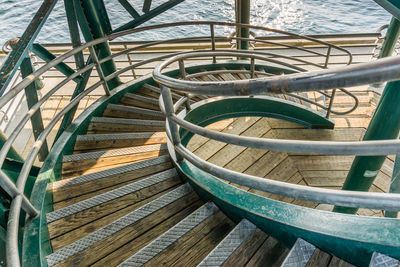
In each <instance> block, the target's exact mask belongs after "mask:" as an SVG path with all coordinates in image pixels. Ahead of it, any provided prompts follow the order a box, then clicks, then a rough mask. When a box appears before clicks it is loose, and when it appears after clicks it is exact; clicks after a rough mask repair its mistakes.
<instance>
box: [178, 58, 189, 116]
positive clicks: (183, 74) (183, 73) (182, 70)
mask: <svg viewBox="0 0 400 267" xmlns="http://www.w3.org/2000/svg"><path fill="white" fill-rule="evenodd" d="M178 64H179V73H180V75H181V77H182V79H183V80H186V71H185V63H184V62H183V59H181V60H179V61H178ZM184 95H185V97H186V101H185V107H186V109H187V110H191V109H192V107H191V106H190V98H189V94H186V93H185V94H184Z"/></svg>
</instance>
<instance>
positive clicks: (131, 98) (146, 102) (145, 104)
mask: <svg viewBox="0 0 400 267" xmlns="http://www.w3.org/2000/svg"><path fill="white" fill-rule="evenodd" d="M120 103H121V104H123V105H128V106H135V107H139V108H146V109H152V110H158V111H159V110H160V106H159V104H158V99H156V98H150V97H146V96H140V95H137V94H131V93H126V94H125V95H124V96H123V97H122V98H121V100H120Z"/></svg>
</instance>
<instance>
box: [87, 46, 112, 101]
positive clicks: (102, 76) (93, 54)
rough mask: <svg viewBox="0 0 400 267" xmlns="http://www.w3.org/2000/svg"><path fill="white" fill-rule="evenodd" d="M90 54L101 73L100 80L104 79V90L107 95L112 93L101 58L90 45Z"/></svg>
mask: <svg viewBox="0 0 400 267" xmlns="http://www.w3.org/2000/svg"><path fill="white" fill-rule="evenodd" d="M89 51H90V55H91V56H92V59H93V62H94V63H95V64H96V69H97V73H98V74H99V77H100V80H102V81H103V87H104V92H105V93H106V95H110V89H109V88H108V84H107V82H106V79H105V77H104V73H103V70H102V69H101V66H100V63H99V59H98V58H97V55H96V51H94V48H93V46H89Z"/></svg>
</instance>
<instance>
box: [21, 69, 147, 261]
mask: <svg viewBox="0 0 400 267" xmlns="http://www.w3.org/2000/svg"><path fill="white" fill-rule="evenodd" d="M145 83H149V84H153V85H154V81H153V79H152V78H151V77H150V75H148V76H146V77H143V78H141V79H137V80H134V81H131V83H128V85H121V86H120V87H117V88H115V89H114V90H113V92H112V95H111V96H110V97H106V96H104V97H101V98H100V99H98V100H97V101H96V102H95V103H94V104H92V105H91V106H90V107H88V108H87V109H86V110H85V111H84V112H82V114H81V115H79V117H78V118H77V119H76V120H75V121H74V122H73V123H72V124H71V125H70V126H69V127H68V129H67V130H66V131H64V132H63V133H62V135H61V136H60V138H58V140H57V142H56V143H55V145H54V146H53V148H52V150H51V151H50V154H49V156H48V157H47V159H46V161H45V162H44V163H43V166H42V168H41V169H40V173H39V175H38V178H37V180H36V183H35V184H34V187H33V190H32V194H31V198H30V200H31V202H32V204H33V205H34V207H36V208H37V209H38V210H40V211H41V213H40V216H38V217H36V218H34V219H31V220H28V221H26V224H25V230H24V233H23V243H22V244H23V247H22V262H23V265H24V266H47V263H46V259H45V257H46V256H47V255H49V254H51V253H52V248H51V244H50V239H49V235H48V230H47V224H46V213H48V212H50V211H52V206H53V203H52V194H51V192H50V190H48V189H47V187H48V185H49V183H51V182H53V181H56V180H59V179H60V178H61V168H62V166H61V164H62V156H63V155H68V154H71V153H72V152H73V147H74V144H75V140H76V136H77V135H81V134H85V133H86V130H87V127H88V125H89V123H90V121H91V119H92V117H96V116H101V114H102V113H103V112H104V110H105V109H106V107H107V105H108V104H110V103H118V102H119V100H120V99H121V97H122V96H123V95H124V94H125V93H126V92H131V93H134V92H136V91H137V90H139V89H140V88H141V87H142V86H143V84H145Z"/></svg>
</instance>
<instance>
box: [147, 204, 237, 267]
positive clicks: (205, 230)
mask: <svg viewBox="0 0 400 267" xmlns="http://www.w3.org/2000/svg"><path fill="white" fill-rule="evenodd" d="M233 227H234V223H233V222H232V221H231V220H230V219H229V218H228V217H226V216H225V215H224V214H223V213H222V212H221V211H218V212H216V213H215V214H213V215H212V216H210V217H209V218H207V219H206V220H204V221H203V222H202V223H200V224H199V225H197V226H196V227H194V228H193V229H192V230H191V231H189V232H188V233H186V234H185V235H183V236H182V237H181V238H179V239H178V240H176V241H175V242H174V243H172V244H171V245H169V246H168V247H166V248H164V249H163V250H162V251H161V252H160V253H158V254H157V255H156V256H154V257H153V258H152V259H151V260H149V261H148V262H147V263H146V264H144V266H160V265H164V266H196V265H197V264H199V263H200V262H201V261H202V260H203V259H204V258H205V257H206V256H207V255H208V254H209V253H210V252H211V251H212V249H213V248H214V247H215V246H216V245H217V244H218V243H219V242H221V240H222V239H223V238H224V237H225V236H226V235H227V234H228V233H229V232H230V231H231V230H232V228H233Z"/></svg>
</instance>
